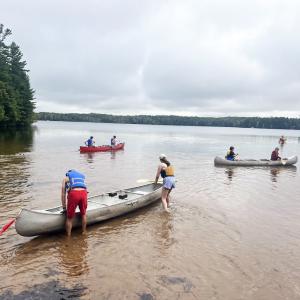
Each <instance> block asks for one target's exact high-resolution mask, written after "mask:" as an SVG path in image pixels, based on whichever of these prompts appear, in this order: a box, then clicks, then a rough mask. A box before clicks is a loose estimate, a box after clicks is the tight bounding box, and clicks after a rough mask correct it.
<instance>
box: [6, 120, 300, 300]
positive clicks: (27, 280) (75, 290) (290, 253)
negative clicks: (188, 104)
mask: <svg viewBox="0 0 300 300" xmlns="http://www.w3.org/2000/svg"><path fill="white" fill-rule="evenodd" d="M114 134H115V135H117V138H118V139H119V140H120V141H125V142H126V146H125V150H124V151H119V152H116V153H94V154H80V153H79V151H78V149H79V145H80V144H82V143H83V141H84V140H86V139H87V138H88V137H89V136H90V135H93V136H94V137H95V140H96V143H97V144H108V143H109V141H110V137H111V136H112V135H114ZM280 135H285V136H287V144H286V145H284V147H283V148H282V149H281V152H283V156H284V157H289V156H292V155H299V152H300V143H299V138H298V137H300V131H284V130H262V129H241V128H210V127H181V126H178V127H176V126H151V125H149V126H148V125H124V124H95V123H94V124H93V123H67V122H37V123H36V124H35V125H34V127H33V131H32V132H27V133H24V132H23V133H17V134H13V133H6V134H2V135H0V187H1V194H0V197H1V198H0V207H1V210H0V224H1V226H2V225H4V224H5V223H6V222H7V221H8V220H9V219H10V218H13V217H15V216H16V215H17V214H18V212H19V211H20V209H21V208H23V207H27V208H49V207H52V206H57V205H59V203H60V188H61V181H62V179H63V176H64V174H65V173H66V171H67V170H68V169H70V168H76V169H78V170H80V171H82V172H83V173H85V174H86V176H87V184H88V187H89V192H90V194H89V195H90V196H92V195H95V194H99V193H102V192H108V191H111V190H116V189H120V188H127V187H132V186H136V185H138V183H137V181H138V180H139V179H154V177H155V172H156V168H157V165H158V163H159V161H158V156H159V154H160V153H164V154H166V155H167V156H168V158H169V160H170V161H171V162H172V164H173V165H174V166H175V171H176V178H177V186H176V189H175V190H174V191H173V192H172V194H171V195H172V197H171V213H170V214H166V213H164V212H163V210H162V207H161V203H160V202H157V203H156V204H154V205H152V206H150V207H147V208H144V209H142V210H140V211H137V212H135V213H132V214H129V215H126V216H123V217H119V218H116V219H114V220H111V221H107V222H104V223H100V224H96V225H94V226H91V227H88V231H87V234H86V235H84V236H83V235H81V233H80V230H74V231H73V232H72V238H71V239H67V238H66V236H65V235H64V234H63V233H61V234H56V235H51V236H45V237H37V238H25V237H21V236H19V235H18V234H17V233H16V232H15V230H14V227H11V228H10V229H9V230H8V231H6V232H5V233H4V234H3V235H2V236H0V298H1V299H28V298H30V297H31V298H30V299H67V298H75V299H76V298H81V299H143V300H146V299H147V300H149V299H230V300H235V299H290V300H291V299H300V251H299V248H300V235H299V232H300V221H299V220H300V218H299V217H300V184H299V179H300V176H299V171H298V166H297V165H296V167H292V168H268V167H248V168H245V167H236V168H221V167H215V166H214V164H213V159H214V157H215V156H216V155H220V156H224V155H225V153H226V150H227V149H228V147H229V146H231V145H234V146H235V148H236V152H238V153H239V155H240V157H241V158H269V157H270V154H271V151H272V149H273V148H274V147H275V146H277V145H278V138H279V136H280Z"/></svg>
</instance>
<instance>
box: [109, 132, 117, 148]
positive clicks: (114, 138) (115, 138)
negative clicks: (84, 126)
mask: <svg viewBox="0 0 300 300" xmlns="http://www.w3.org/2000/svg"><path fill="white" fill-rule="evenodd" d="M116 144H117V137H116V136H115V135H114V136H113V137H112V138H111V139H110V145H111V146H112V147H114V146H116Z"/></svg>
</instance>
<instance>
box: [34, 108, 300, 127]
mask: <svg viewBox="0 0 300 300" xmlns="http://www.w3.org/2000/svg"><path fill="white" fill-rule="evenodd" d="M36 119H37V120H45V121H46V120H47V121H67V122H94V123H121V124H151V125H180V126H212V127H241V128H268V129H300V119H298V118H284V117H270V118H259V117H218V118H214V117H184V116H172V115H170V116H166V115H157V116H150V115H136V116H122V115H109V114H95V113H90V114H77V113H68V114H63V113H52V112H39V113H36Z"/></svg>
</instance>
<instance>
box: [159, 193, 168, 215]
mask: <svg viewBox="0 0 300 300" xmlns="http://www.w3.org/2000/svg"><path fill="white" fill-rule="evenodd" d="M168 193H169V190H167V189H165V188H163V189H162V192H161V202H162V205H163V207H164V210H165V211H166V212H169V209H168V204H167V197H168Z"/></svg>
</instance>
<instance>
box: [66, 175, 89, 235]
mask: <svg viewBox="0 0 300 300" xmlns="http://www.w3.org/2000/svg"><path fill="white" fill-rule="evenodd" d="M67 194H68V195H67ZM66 196H67V197H66ZM66 198H68V204H67V205H66ZM61 203H62V207H63V210H64V212H65V211H66V213H67V220H66V232H67V235H68V236H70V235H71V231H72V225H73V219H74V216H75V210H76V207H77V206H79V210H80V214H81V218H82V232H83V233H84V232H85V230H86V209H87V189H86V184H85V176H84V175H83V174H81V173H80V172H78V171H76V170H69V171H68V172H67V173H66V177H65V178H64V179H63V182H62V189H61Z"/></svg>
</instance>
